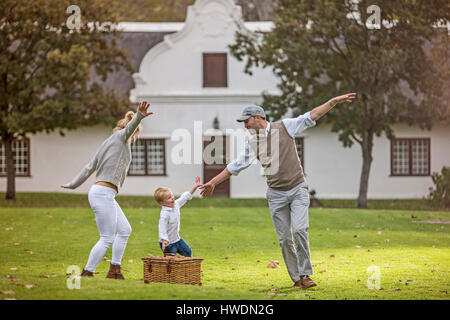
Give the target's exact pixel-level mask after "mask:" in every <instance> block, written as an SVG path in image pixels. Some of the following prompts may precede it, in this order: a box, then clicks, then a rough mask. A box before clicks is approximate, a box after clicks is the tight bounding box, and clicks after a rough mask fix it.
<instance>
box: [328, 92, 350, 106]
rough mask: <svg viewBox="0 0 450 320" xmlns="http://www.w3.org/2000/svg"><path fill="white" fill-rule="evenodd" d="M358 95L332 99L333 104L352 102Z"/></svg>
mask: <svg viewBox="0 0 450 320" xmlns="http://www.w3.org/2000/svg"><path fill="white" fill-rule="evenodd" d="M355 97H356V93H354V92H353V93H347V94H344V95H342V96H338V97H334V98H333V99H331V103H332V104H338V103H344V102H352V101H353V99H355Z"/></svg>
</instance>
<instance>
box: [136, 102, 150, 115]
mask: <svg viewBox="0 0 450 320" xmlns="http://www.w3.org/2000/svg"><path fill="white" fill-rule="evenodd" d="M148 107H150V103H149V102H147V101H142V102H140V103H139V106H138V111H139V112H140V113H142V114H143V115H144V117H146V116H149V115H151V114H153V112H148V111H147V110H148Z"/></svg>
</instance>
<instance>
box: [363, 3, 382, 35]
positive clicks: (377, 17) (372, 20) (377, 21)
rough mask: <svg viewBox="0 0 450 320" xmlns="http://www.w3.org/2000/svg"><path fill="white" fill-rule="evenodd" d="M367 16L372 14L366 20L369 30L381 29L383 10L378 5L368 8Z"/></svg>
mask: <svg viewBox="0 0 450 320" xmlns="http://www.w3.org/2000/svg"><path fill="white" fill-rule="evenodd" d="M367 14H371V16H369V17H368V18H367V20H366V28H367V29H370V30H372V29H381V9H380V7H379V6H377V5H376V4H373V5H371V6H368V7H367Z"/></svg>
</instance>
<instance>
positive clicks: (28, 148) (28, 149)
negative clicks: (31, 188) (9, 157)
mask: <svg viewBox="0 0 450 320" xmlns="http://www.w3.org/2000/svg"><path fill="white" fill-rule="evenodd" d="M16 141H26V142H27V167H28V168H27V169H28V170H27V172H28V173H27V174H20V173H19V174H18V173H17V172H16V173H15V177H16V178H21V177H31V162H30V139H28V138H16V139H13V141H12V143H13V144H14V142H16ZM0 148H4V146H3V141H2V139H0ZM5 159H6V156H5ZM14 159H15V157H14ZM14 169H16V167H15V166H14ZM7 176H8V174H7V173H6V171H5V173H2V172H1V171H0V177H1V178H5V177H7Z"/></svg>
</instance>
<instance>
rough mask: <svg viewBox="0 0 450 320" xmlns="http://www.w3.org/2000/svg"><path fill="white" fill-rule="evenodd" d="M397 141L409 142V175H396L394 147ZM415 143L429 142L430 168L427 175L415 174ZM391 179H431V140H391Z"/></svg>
mask: <svg viewBox="0 0 450 320" xmlns="http://www.w3.org/2000/svg"><path fill="white" fill-rule="evenodd" d="M396 141H407V142H408V163H409V172H408V174H398V173H394V145H395V142H396ZM415 141H427V142H428V160H427V161H428V168H427V173H425V174H423V173H422V174H413V161H412V160H413V155H412V153H413V148H412V145H413V142H415ZM390 176H391V177H429V176H431V138H393V139H391V175H390Z"/></svg>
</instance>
